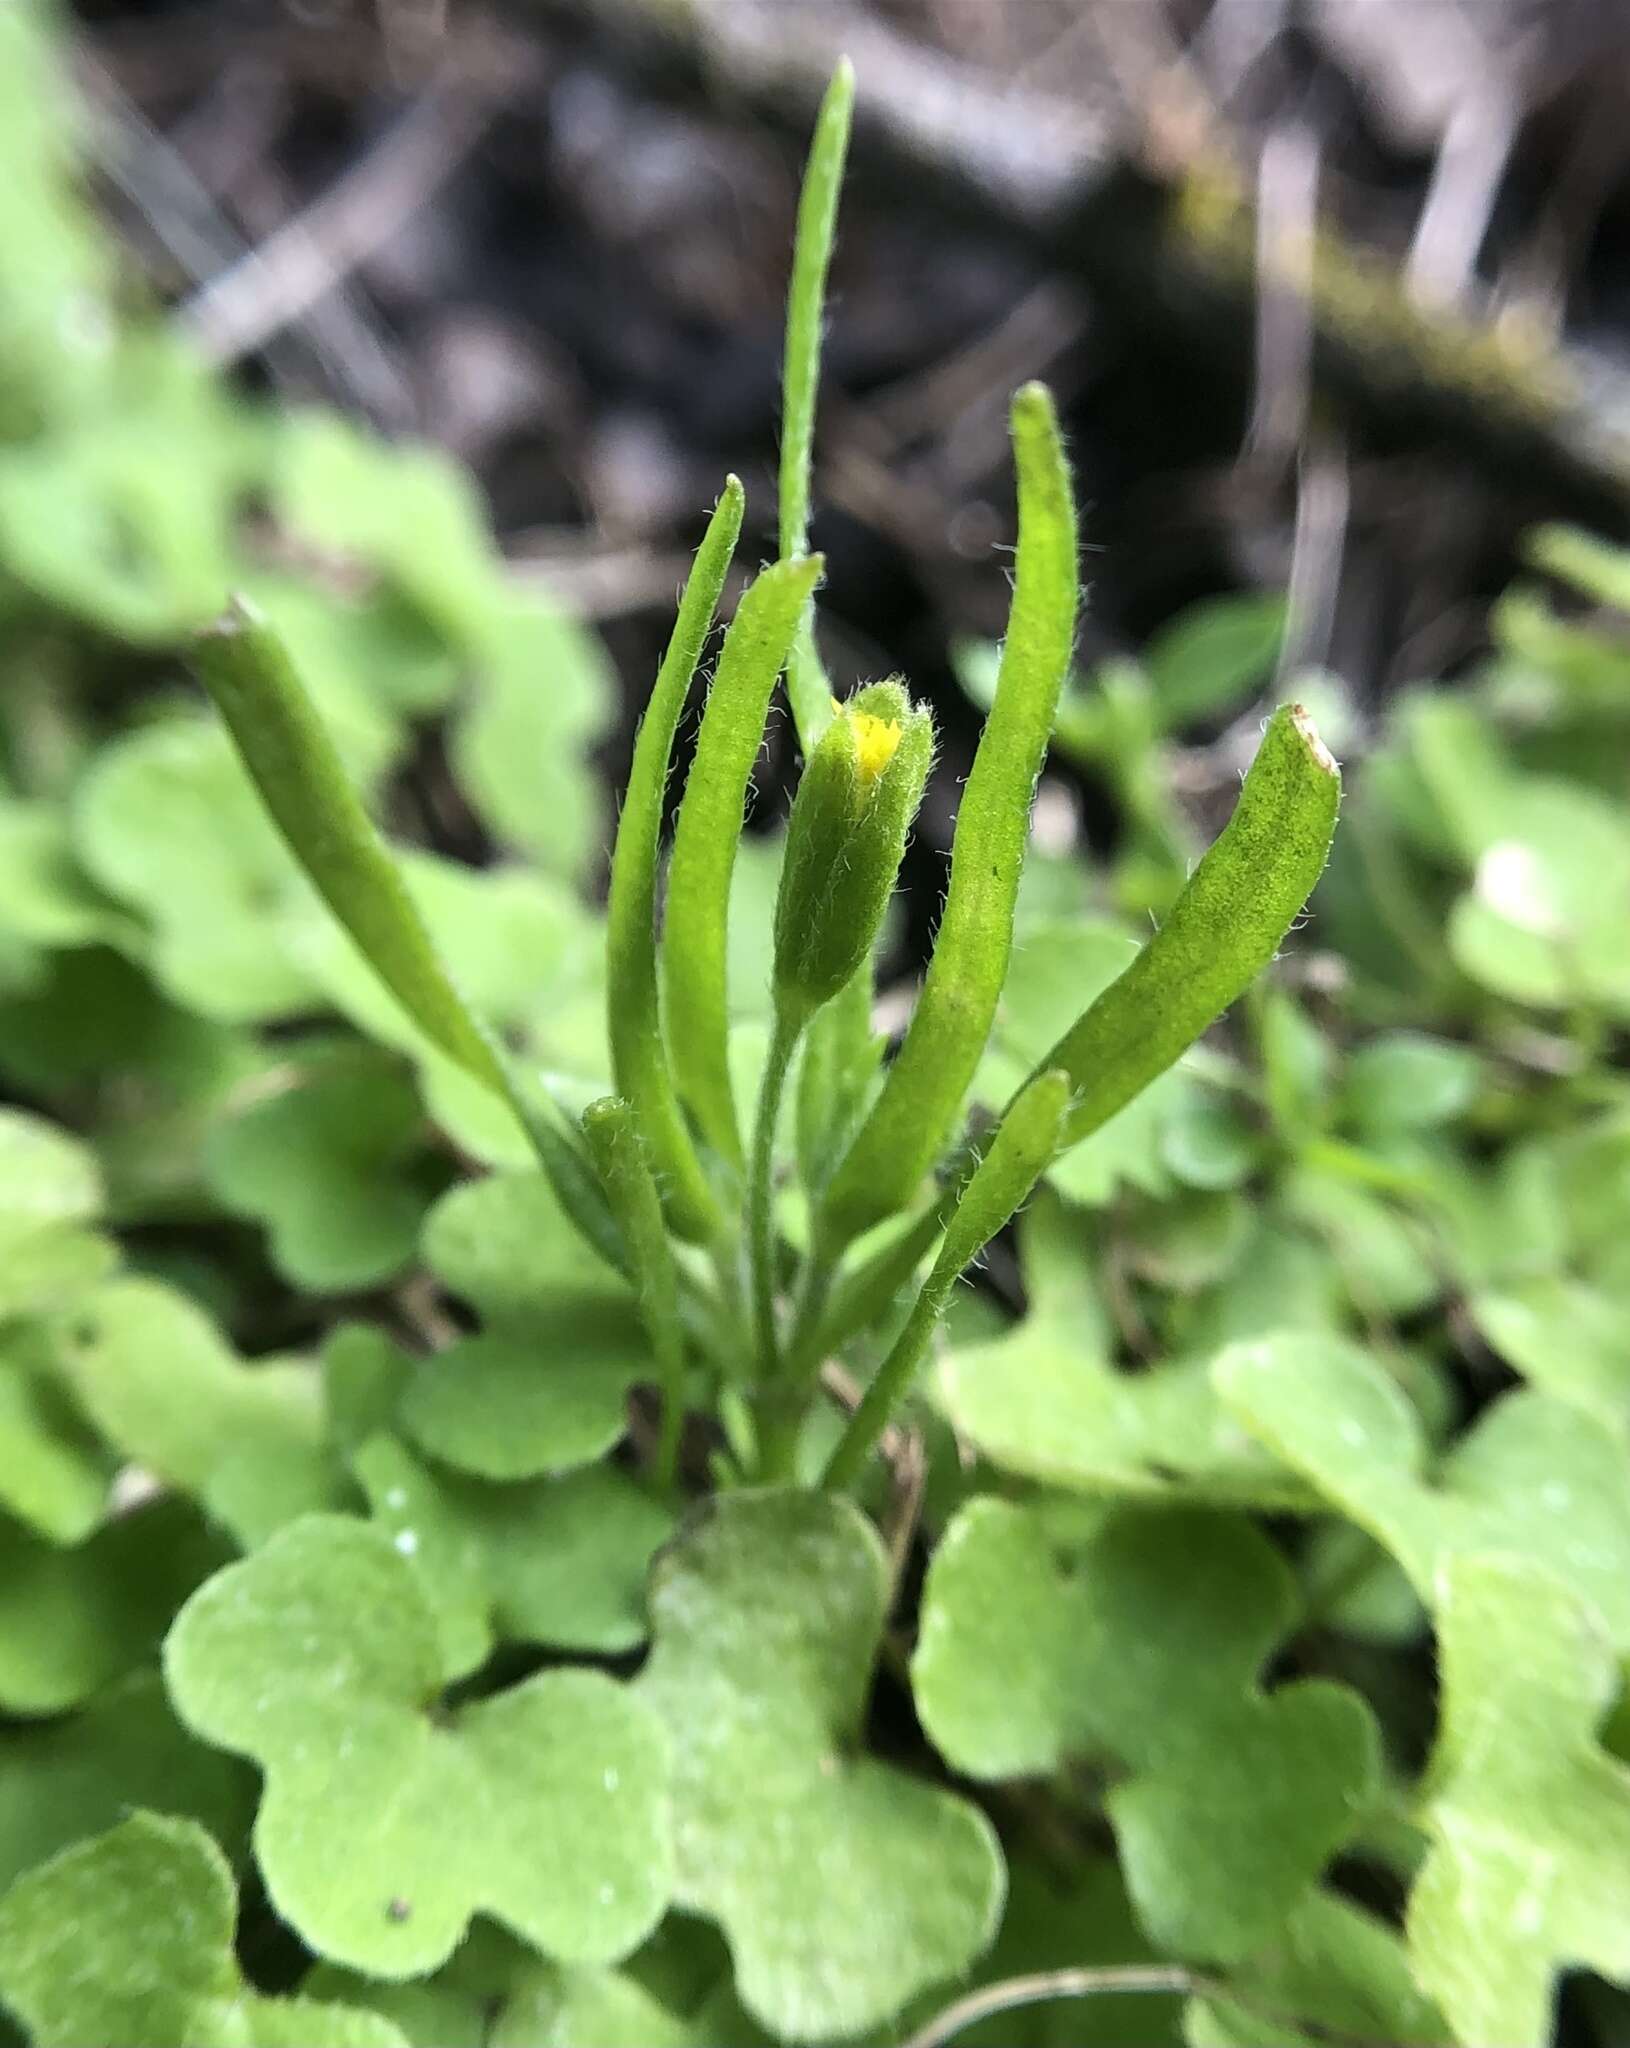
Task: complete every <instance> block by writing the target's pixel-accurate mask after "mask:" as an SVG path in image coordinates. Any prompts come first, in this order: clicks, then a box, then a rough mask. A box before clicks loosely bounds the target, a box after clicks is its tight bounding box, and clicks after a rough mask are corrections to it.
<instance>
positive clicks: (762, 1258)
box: [747, 1011, 802, 1384]
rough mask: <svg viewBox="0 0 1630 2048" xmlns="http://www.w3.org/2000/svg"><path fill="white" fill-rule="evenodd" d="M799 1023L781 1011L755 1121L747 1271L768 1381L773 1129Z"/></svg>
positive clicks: (773, 1353) (776, 1362)
mask: <svg viewBox="0 0 1630 2048" xmlns="http://www.w3.org/2000/svg"><path fill="white" fill-rule="evenodd" d="M801 1028H802V1027H801V1024H800V1022H799V1021H798V1020H797V1019H796V1018H794V1017H792V1016H789V1015H788V1014H787V1013H786V1012H785V1011H778V1012H777V1015H776V1020H775V1029H774V1031H773V1032H772V1033H771V1035H770V1050H769V1053H768V1055H767V1056H766V1058H765V1061H764V1075H763V1079H762V1080H761V1081H760V1083H759V1091H758V1115H757V1120H756V1122H755V1123H754V1126H753V1151H752V1158H751V1160H750V1162H749V1164H748V1169H747V1270H748V1276H749V1285H750V1290H751V1293H752V1299H753V1335H754V1339H755V1342H756V1344H757V1348H758V1372H759V1379H760V1381H761V1383H764V1384H768V1382H769V1381H770V1380H772V1379H773V1378H774V1377H775V1376H776V1373H777V1371H778V1369H779V1366H780V1345H779V1343H778V1341H777V1337H776V1328H775V1231H774V1229H773V1227H772V1224H771V1210H772V1206H773V1202H774V1193H775V1190H774V1179H775V1132H776V1125H777V1124H778V1123H779V1122H780V1118H781V1098H782V1096H783V1095H784V1094H785V1093H786V1087H787V1074H788V1072H789V1070H790V1069H791V1066H792V1056H793V1053H794V1052H795V1051H796V1050H797V1046H798V1039H799V1034H800V1031H801Z"/></svg>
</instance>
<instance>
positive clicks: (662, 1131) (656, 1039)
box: [606, 476, 745, 1238]
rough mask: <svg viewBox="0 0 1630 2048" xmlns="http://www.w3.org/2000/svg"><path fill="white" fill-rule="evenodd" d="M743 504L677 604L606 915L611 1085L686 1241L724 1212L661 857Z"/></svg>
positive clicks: (740, 500) (724, 502) (736, 498)
mask: <svg viewBox="0 0 1630 2048" xmlns="http://www.w3.org/2000/svg"><path fill="white" fill-rule="evenodd" d="M744 504H745V497H744V494H743V491H742V487H741V484H740V482H739V481H738V480H737V479H736V478H735V477H733V476H731V477H726V479H725V486H724V491H723V494H722V495H721V497H720V499H719V503H718V507H717V509H716V510H715V512H714V514H713V517H712V519H711V520H710V521H709V522H708V529H707V532H706V534H705V535H704V536H703V538H702V545H701V547H700V548H699V549H698V550H697V554H696V561H695V563H694V565H693V567H692V569H691V573H690V579H689V581H688V582H687V583H686V585H685V593H684V596H683V597H682V598H681V599H680V601H679V617H678V619H677V620H676V621H675V624H674V630H673V638H672V639H671V640H670V641H669V642H668V651H667V653H666V654H665V655H664V656H663V658H662V666H661V668H660V669H659V670H658V671H657V679H656V683H655V685H654V686H653V688H652V691H651V699H650V702H649V703H648V704H647V705H646V707H645V716H644V717H643V718H642V719H641V720H640V729H639V733H638V735H637V736H636V738H635V741H634V760H633V765H632V766H631V767H630V769H629V771H628V793H627V795H626V797H625V798H624V800H623V812H622V818H621V820H620V822H619V824H618V827H617V844H616V848H615V850H614V852H613V853H612V857H611V893H610V899H609V902H608V904H607V907H606V1024H607V1031H608V1036H609V1038H610V1043H611V1071H612V1075H613V1077H614V1078H615V1080H616V1083H617V1090H618V1093H619V1094H621V1095H622V1096H623V1097H624V1098H625V1099H626V1100H627V1101H628V1102H629V1103H631V1104H632V1105H633V1108H634V1113H635V1114H636V1116H637V1117H638V1118H639V1120H640V1126H641V1129H642V1130H643V1131H644V1134H645V1140H646V1143H647V1144H648V1145H649V1147H650V1149H651V1154H652V1157H653V1160H654V1162H655V1164H656V1167H657V1170H658V1172H659V1174H660V1176H661V1178H662V1180H663V1183H664V1194H665V1198H666V1199H665V1206H666V1209H667V1212H668V1215H669V1217H670V1219H671V1221H672V1222H673V1224H674V1225H675V1227H676V1228H677V1229H679V1230H681V1231H682V1232H683V1234H684V1235H685V1236H687V1237H695V1238H706V1237H708V1236H710V1235H711V1234H712V1228H713V1224H714V1222H715V1220H716V1216H717V1205H716V1204H715V1202H714V1200H713V1196H712V1192H711V1190H710V1189H709V1188H708V1185H707V1182H706V1181H705V1179H704V1178H703V1176H702V1170H701V1166H700V1164H699V1162H698V1160H697V1157H696V1148H695V1146H694V1145H693V1144H692V1142H691V1136H690V1132H689V1131H688V1130H687V1129H686V1127H685V1120H684V1117H683V1116H682V1115H681V1113H680V1108H679V1101H678V1097H677V1096H676V1095H675V1094H674V1086H673V1076H672V1075H671V1073H670V1072H669V1068H668V1058H667V1054H666V1052H665V1051H664V1049H663V1044H662V1023H661V1018H660V1015H659V1009H658V996H657V955H656V897H657V855H658V846H659V842H660V839H661V834H662V799H663V793H664V791H665V789H666V787H667V782H668V766H669V762H670V760H671V758H672V755H673V742H674V732H675V730H676V728H677V727H678V724H679V717H680V713H681V712H682V711H683V710H684V708H685V697H686V694H687V693H688V691H689V689H690V685H691V678H692V677H693V676H694V675H695V673H696V664H697V662H698V661H699V660H700V659H701V655H702V648H703V645H704V643H705V642H706V640H707V636H708V630H709V628H710V627H711V626H712V624H713V614H714V611H715V609H716V607H717V605H718V602H719V592H720V590H721V589H722V588H723V587H724V579H725V572H726V570H727V569H728V568H729V566H730V557H731V555H732V554H733V552H734V551H735V546H736V540H737V537H738V535H739V534H740V532H741V518H742V509H743V506H744Z"/></svg>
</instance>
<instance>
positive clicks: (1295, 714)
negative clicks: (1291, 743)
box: [1289, 704, 1341, 776]
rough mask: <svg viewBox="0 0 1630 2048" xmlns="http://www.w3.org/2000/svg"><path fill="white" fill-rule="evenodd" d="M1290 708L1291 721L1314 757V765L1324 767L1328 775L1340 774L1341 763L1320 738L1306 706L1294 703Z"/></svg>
mask: <svg viewBox="0 0 1630 2048" xmlns="http://www.w3.org/2000/svg"><path fill="white" fill-rule="evenodd" d="M1289 710H1290V722H1291V724H1292V725H1293V726H1294V727H1295V728H1296V732H1297V735H1298V737H1299V738H1300V739H1301V740H1302V742H1303V743H1304V745H1305V746H1306V748H1307V751H1308V753H1309V755H1310V756H1311V757H1312V761H1313V765H1314V767H1315V768H1319V769H1322V770H1323V772H1324V773H1325V774H1326V775H1338V776H1339V775H1340V773H1341V767H1340V764H1339V763H1338V762H1337V760H1336V757H1335V755H1334V754H1332V753H1331V751H1330V749H1329V748H1328V747H1327V746H1326V745H1325V743H1324V741H1323V740H1321V739H1320V738H1319V729H1318V727H1317V726H1316V725H1315V724H1314V723H1313V720H1312V718H1311V717H1310V715H1309V714H1308V712H1307V710H1306V708H1305V707H1304V706H1303V705H1301V704H1292V705H1291V706H1290V707H1289Z"/></svg>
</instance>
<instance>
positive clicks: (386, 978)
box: [193, 603, 507, 1094]
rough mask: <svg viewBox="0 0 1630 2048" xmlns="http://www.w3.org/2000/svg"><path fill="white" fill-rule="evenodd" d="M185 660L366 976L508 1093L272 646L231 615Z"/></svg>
mask: <svg viewBox="0 0 1630 2048" xmlns="http://www.w3.org/2000/svg"><path fill="white" fill-rule="evenodd" d="M193 660H194V665H195V667H196V669H197V672H198V676H199V679H200V681H201V682H202V683H203V685H204V687H205V689H206V690H208V692H209V694H210V696H211V697H212V698H213V699H214V700H215V704H216V707H217V708H218V710H219V711H220V714H221V716H222V717H223V718H224V719H225V720H226V723H227V725H228V727H229V728H230V729H231V733H232V737H233V739H234V740H235V741H236V742H237V746H238V751H239V753H240V754H241V755H242V757H243V761H244V765H245V766H246V767H247V768H248V770H249V773H250V775H251V777H252V778H253V780H254V783H255V787H256V788H257V789H258V790H259V791H260V794H261V796H262V798H263V799H264V801H265V804H266V808H267V810H268V811H270V813H271V815H272V818H273V819H274V821H275V822H276V824H277V827H278V829H279V830H280V831H281V832H282V834H283V836H284V838H285V839H286V840H287V841H288V843H289V845H290V847H291V848H292V849H293V850H294V853H295V854H296V856H297V857H298V859H299V860H300V863H301V865H302V866H303V867H304V868H305V870H306V873H307V874H308V875H309V876H310V877H311V879H312V881H313V882H314V883H315V885H316V887H317V889H318V891H319V892H320V893H321V895H322V897H323V900H324V901H325V902H326V903H327V904H328V907H329V908H330V909H331V910H332V911H333V913H334V915H335V916H336V917H337V918H338V919H339V921H340V923H341V924H343V925H344V926H345V929H346V930H347V931H348V932H349V933H350V934H351V936H352V938H353V939H355V941H356V943H357V945H358V946H359V947H360V948H361V950H362V952H363V953H364V955H365V956H366V957H367V959H368V961H369V962H370V964H371V965H372V967H373V969H374V972H375V973H376V974H377V975H378V976H379V978H380V979H381V981H383V982H384V983H385V985H386V987H387V988H389V989H390V991H391V993H392V994H393V995H394V996H395V997H396V999H397V1001H398V1002H399V1003H400V1004H401V1005H402V1007H403V1009H405V1010H406V1011H407V1013H408V1014H409V1016H410V1017H412V1019H413V1020H414V1022H415V1023H416V1024H417V1025H418V1026H419V1028H420V1029H421V1030H422V1031H423V1032H424V1034H425V1035H426V1037H427V1038H429V1039H431V1040H432V1041H433V1042H434V1043H435V1044H436V1045H438V1046H440V1047H441V1049H442V1051H443V1052H445V1053H447V1054H448V1055H449V1056H450V1057H451V1058H452V1059H455V1060H457V1061H458V1063H459V1065H460V1066H462V1067H465V1068H467V1069H468V1070H469V1072H471V1073H472V1074H474V1075H475V1076H476V1077H477V1079H478V1080H482V1081H485V1082H486V1083H487V1084H488V1085H489V1086H490V1087H492V1088H493V1089H495V1090H496V1091H497V1092H498V1093H500V1094H505V1093H507V1085H506V1082H505V1079H504V1074H503V1070H502V1068H501V1067H500V1066H499V1063H498V1057H497V1055H496V1053H495V1052H494V1051H493V1049H492V1047H491V1045H490V1044H489V1043H488V1041H487V1038H486V1036H485V1034H484V1033H483V1032H482V1030H481V1028H480V1026H479V1025H478V1024H477V1023H476V1022H475V1020H474V1019H473V1018H472V1017H471V1015H470V1013H469V1011H468V1010H467V1009H466V1008H465V1006H464V1003H463V1000H462V998H461V997H460V996H459V994H458V992H457V990H456V989H455V988H454V987H453V985H452V983H451V982H450V981H449V980H448V978H447V974H446V971H445V970H444V969H443V967H442V964H441V962H440V961H439V960H438V959H437V957H436V955H435V952H434V950H433V949H432V947H431V944H430V938H429V935H428V934H427V932H426V931H425V928H424V923H423V920H422V919H421V918H420V916H419V913H418V911H417V910H416V909H415V908H414V906H413V903H412V900H411V899H410V897H409V896H408V893H407V890H406V888H405V887H404V886H403V883H402V878H401V876H400V874H399V873H398V872H397V869H396V864H395V862H394V861H393V860H392V859H391V857H390V855H389V853H387V851H386V850H385V846H384V843H383V841H382V840H381V839H380V836H379V833H378V831H377V830H376V829H375V826H374V823H373V820H372V819H371V818H370V817H369V816H368V813H367V812H366V811H365V810H364V809H363V806H362V800H361V798H360V797H359V796H358V795H357V793H356V791H355V789H354V788H353V787H352V785H351V782H350V779H349V777H348V776H347V775H346V773H345V770H344V768H343V767H342V766H341V765H340V760H339V756H338V755H337V754H336V753H335V751H334V748H333V744H332V742H331V741H330V739H329V737H328V734H327V733H326V732H325V731H324V730H323V727H322V723H321V721H320V720H319V718H318V716H317V713H316V711H315V710H314V709H313V707H312V704H311V700H310V699H309V698H308V697H307V695H306V693H305V691H304V690H303V689H302V688H301V685H300V681H299V678H298V677H297V676H296V675H295V673H294V669H293V666H292V665H291V663H290V661H289V658H288V655H287V653H286V652H285V650H284V648H283V645H282V643H281V641H279V640H278V638H277V636H276V635H275V634H274V633H273V632H272V630H271V628H270V627H269V626H267V625H266V624H265V623H264V621H262V620H260V619H257V618H255V617H253V616H252V615H251V614H250V613H249V612H248V610H246V609H245V607H244V606H243V605H242V604H241V603H239V604H237V605H235V606H234V607H233V608H232V609H231V610H230V611H228V612H226V613H225V614H223V616H222V617H221V618H219V619H218V620H217V621H216V622H215V624H214V625H213V626H211V627H210V628H209V629H208V630H207V631H205V632H203V633H201V634H199V635H198V637H197V638H196V639H195V640H194V642H193Z"/></svg>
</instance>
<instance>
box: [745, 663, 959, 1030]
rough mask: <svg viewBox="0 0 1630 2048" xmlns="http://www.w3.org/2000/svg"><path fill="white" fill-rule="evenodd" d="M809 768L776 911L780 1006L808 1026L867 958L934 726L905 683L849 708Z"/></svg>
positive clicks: (872, 692)
mask: <svg viewBox="0 0 1630 2048" xmlns="http://www.w3.org/2000/svg"><path fill="white" fill-rule="evenodd" d="M834 708H835V710H836V714H837V715H836V716H835V717H834V718H833V720H832V723H831V724H830V725H829V726H828V727H827V729H826V731H825V732H824V733H823V734H822V735H821V738H820V741H819V743H818V745H817V746H816V747H815V749H814V751H813V752H812V753H811V755H810V757H809V759H808V761H807V762H806V763H805V766H804V773H803V779H802V781H801V782H800V783H799V785H798V794H797V796H796V797H795V798H794V799H793V806H792V820H791V823H790V824H789V825H788V828H787V852H786V859H785V861H784V863H783V865H782V869H781V891H780V894H779V896H778V897H777V899H776V906H775V1001H776V1007H777V1009H778V1010H779V1011H780V1012H781V1014H782V1015H783V1016H784V1017H786V1018H787V1019H788V1020H789V1021H792V1022H795V1023H797V1024H800V1025H801V1024H803V1023H805V1022H806V1021H807V1020H808V1018H809V1017H810V1016H811V1015H812V1014H813V1013H814V1012H815V1011H816V1010H818V1009H819V1008H820V1007H821V1005H822V1004H823V1003H826V1002H830V1001H831V999H832V997H833V996H835V995H836V994H837V993H838V991H839V989H841V988H842V987H843V985H844V983H845V982H847V981H848V980H849V978H850V976H851V975H852V974H853V973H854V972H855V970H856V969H857V968H858V967H859V966H860V963H861V962H862V961H863V960H864V959H865V958H866V956H867V955H868V954H869V953H870V951H871V949H872V946H873V944H874V942H875V941H876V938H877V933H878V927H879V926H880V925H881V924H882V922H883V912H884V910H885V908H886V907H887V905H888V900H889V897H890V895H891V894H892V893H893V890H894V883H895V878H896V876H897V875H898V874H899V871H900V858H901V855H902V854H903V853H904V852H905V844H906V834H907V832H909V831H910V829H911V821H912V819H913V818H915V816H916V815H917V806H918V804H919V803H921V801H922V794H923V784H924V782H925V781H926V780H927V779H928V767H929V762H930V761H931V759H932V758H933V752H934V722H933V720H932V718H931V717H930V716H929V714H928V712H927V710H926V709H923V708H920V707H918V708H913V706H912V703H911V700H910V699H909V698H908V697H907V695H906V693H905V691H904V689H903V688H902V687H901V685H900V684H899V683H896V682H889V683H872V684H869V685H868V686H867V688H865V689H863V690H859V691H857V692H856V694H855V695H854V696H853V697H851V698H850V699H849V700H848V701H847V702H846V703H844V704H840V705H837V706H835V707H834Z"/></svg>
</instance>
